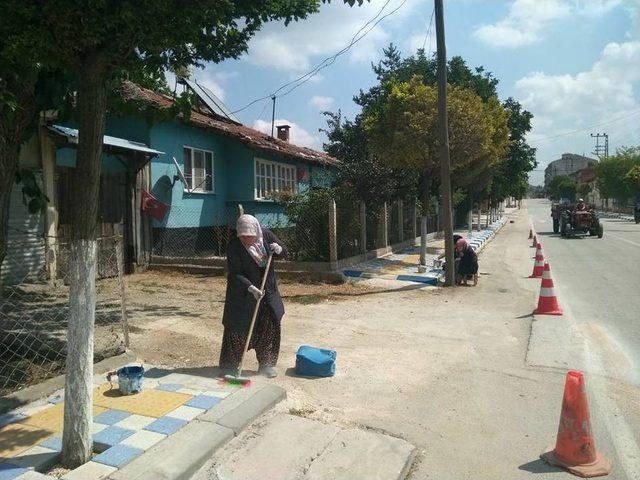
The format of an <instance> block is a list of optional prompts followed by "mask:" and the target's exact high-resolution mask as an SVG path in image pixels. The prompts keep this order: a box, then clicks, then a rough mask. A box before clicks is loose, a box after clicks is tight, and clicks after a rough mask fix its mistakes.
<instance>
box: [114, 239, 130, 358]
mask: <svg viewBox="0 0 640 480" xmlns="http://www.w3.org/2000/svg"><path fill="white" fill-rule="evenodd" d="M116 233H117V234H116V263H117V268H118V286H119V287H120V311H121V314H120V317H121V320H122V333H123V335H124V346H125V348H129V320H128V319H127V292H126V290H127V289H126V287H125V284H124V264H123V256H122V255H123V248H122V239H123V237H122V235H121V233H122V231H121V230H120V229H118V231H117V232H116Z"/></svg>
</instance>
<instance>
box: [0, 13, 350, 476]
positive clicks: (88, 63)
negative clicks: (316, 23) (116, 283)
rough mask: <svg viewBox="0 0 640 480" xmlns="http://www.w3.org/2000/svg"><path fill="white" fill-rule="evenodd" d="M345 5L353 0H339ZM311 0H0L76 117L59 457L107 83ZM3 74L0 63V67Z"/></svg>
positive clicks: (71, 451) (83, 336) (91, 235)
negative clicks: (70, 88)
mask: <svg viewBox="0 0 640 480" xmlns="http://www.w3.org/2000/svg"><path fill="white" fill-rule="evenodd" d="M344 1H345V3H349V4H351V5H353V4H355V3H361V2H362V0H344ZM319 5H320V2H319V1H318V0H299V1H296V2H291V1H288V0H266V1H262V2H251V1H246V0H223V1H218V0H216V1H214V0H184V1H182V2H179V3H176V2H175V1H172V0H136V1H133V0H123V1H120V2H115V3H114V2H95V1H91V0H57V1H50V2H41V1H37V0H25V1H23V2H12V1H9V0H3V4H2V7H3V10H2V11H3V15H4V17H5V18H8V19H11V21H13V19H14V16H15V15H17V14H21V13H22V12H23V11H27V14H26V15H25V18H26V20H28V21H24V22H21V23H20V25H19V28H21V29H22V32H23V33H22V34H21V35H19V36H17V40H15V41H13V44H14V45H18V44H20V42H26V45H27V47H28V49H29V50H31V51H32V52H33V53H34V55H35V57H36V58H38V59H41V61H42V62H43V65H46V66H50V67H51V68H55V69H59V70H62V71H65V72H69V73H71V74H73V76H74V79H75V84H76V85H77V92H76V97H75V100H76V117H77V122H78V127H79V137H78V147H77V155H76V168H75V169H74V175H75V179H76V181H74V182H73V185H74V187H73V188H74V190H73V192H72V196H73V197H74V199H75V202H74V205H75V207H74V209H73V211H72V215H71V217H72V218H71V222H72V225H73V228H72V237H71V242H70V250H71V262H70V293H69V323H68V337H67V338H68V356H67V376H66V383H65V411H64V424H65V427H64V432H63V453H62V455H63V463H64V464H65V465H66V466H68V467H71V468H73V467H76V466H78V465H80V464H82V463H85V462H86V461H87V460H88V459H89V458H90V454H91V432H90V426H91V418H92V416H91V403H92V380H91V378H92V368H93V365H92V363H93V326H94V314H95V269H96V225H97V206H98V201H97V200H98V193H99V188H98V187H99V178H100V170H101V156H102V138H103V135H104V128H105V118H106V113H107V99H108V92H109V91H110V90H112V89H113V88H114V87H115V86H117V84H118V83H119V82H121V81H122V80H123V79H126V78H130V77H134V78H135V77H136V76H138V75H140V74H141V72H147V74H152V75H153V74H155V76H156V77H158V76H159V75H160V74H162V73H163V72H164V71H165V70H167V69H172V70H175V69H178V68H181V67H185V66H189V65H200V64H201V63H202V62H205V61H209V62H219V61H222V60H224V59H227V58H237V57H239V56H240V55H241V54H242V53H244V52H245V51H246V49H247V42H248V41H249V39H250V38H251V37H252V36H253V35H254V34H255V33H256V32H257V31H258V30H259V28H260V27H261V26H262V24H263V23H264V22H267V21H270V20H284V22H285V24H288V23H289V22H291V21H293V20H299V19H303V18H305V17H306V16H307V15H308V14H311V13H314V12H316V11H317V10H318V9H319ZM3 75H4V73H3Z"/></svg>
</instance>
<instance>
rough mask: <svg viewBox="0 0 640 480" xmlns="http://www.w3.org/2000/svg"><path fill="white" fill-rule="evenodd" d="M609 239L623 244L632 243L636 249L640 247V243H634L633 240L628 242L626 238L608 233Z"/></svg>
mask: <svg viewBox="0 0 640 480" xmlns="http://www.w3.org/2000/svg"><path fill="white" fill-rule="evenodd" d="M607 237H611V238H615V239H618V240H620V241H621V242H626V243H630V244H631V245H635V246H636V247H640V243H636V242H632V241H631V240H627V239H626V238H622V237H619V236H617V235H613V234H611V233H607Z"/></svg>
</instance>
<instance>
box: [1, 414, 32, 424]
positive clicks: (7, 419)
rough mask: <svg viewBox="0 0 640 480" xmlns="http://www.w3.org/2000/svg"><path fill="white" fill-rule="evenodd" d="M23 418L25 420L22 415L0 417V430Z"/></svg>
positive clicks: (24, 416)
mask: <svg viewBox="0 0 640 480" xmlns="http://www.w3.org/2000/svg"><path fill="white" fill-rule="evenodd" d="M23 418H27V416H26V415H25V414H24V413H5V414H4V415H0V428H2V427H5V426H7V425H9V424H10V423H15V422H18V421H20V420H22V419H23Z"/></svg>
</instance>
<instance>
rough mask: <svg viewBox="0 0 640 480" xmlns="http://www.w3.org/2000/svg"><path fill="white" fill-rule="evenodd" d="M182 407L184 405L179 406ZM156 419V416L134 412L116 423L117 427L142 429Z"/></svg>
mask: <svg viewBox="0 0 640 480" xmlns="http://www.w3.org/2000/svg"><path fill="white" fill-rule="evenodd" d="M178 408H182V407H178ZM155 421H156V418H155V417H145V416H144V415H138V414H136V413H134V414H133V415H130V416H128V417H127V418H125V419H124V420H121V421H119V422H118V423H116V424H115V426H116V427H120V428H127V429H129V430H136V431H138V430H142V429H143V428H144V427H146V426H147V425H149V424H150V423H153V422H155Z"/></svg>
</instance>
